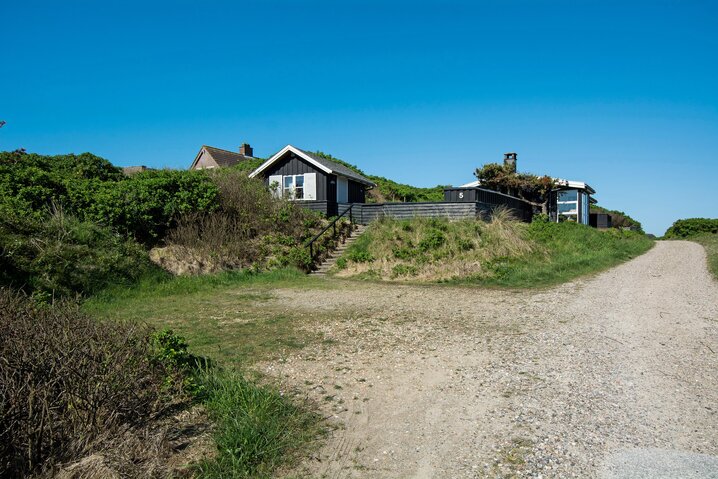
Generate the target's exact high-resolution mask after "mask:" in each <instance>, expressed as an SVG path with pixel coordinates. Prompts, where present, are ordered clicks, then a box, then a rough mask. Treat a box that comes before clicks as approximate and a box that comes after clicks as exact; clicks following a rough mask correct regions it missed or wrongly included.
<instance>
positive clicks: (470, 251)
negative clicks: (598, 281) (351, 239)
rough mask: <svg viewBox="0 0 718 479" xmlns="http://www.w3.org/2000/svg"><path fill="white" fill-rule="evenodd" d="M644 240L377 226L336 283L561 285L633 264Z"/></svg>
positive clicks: (437, 223) (592, 233)
mask: <svg viewBox="0 0 718 479" xmlns="http://www.w3.org/2000/svg"><path fill="white" fill-rule="evenodd" d="M652 245H653V241H652V240H650V239H649V238H647V237H646V236H645V235H643V234H640V233H636V232H631V231H622V230H608V231H599V230H596V229H593V228H589V227H587V226H583V225H578V224H575V223H560V224H556V223H544V222H534V223H532V224H530V225H528V224H523V223H519V222H516V221H513V220H511V219H510V218H508V217H507V216H506V215H505V214H502V213H499V214H498V215H496V216H495V218H494V219H493V220H492V221H491V222H488V223H487V222H483V221H477V220H461V221H453V222H449V221H447V220H437V219H422V218H415V219H412V220H401V221H397V220H391V219H384V220H382V221H379V222H376V223H374V224H372V226H371V227H370V228H369V229H368V230H367V232H366V233H365V234H364V235H363V236H362V237H361V238H359V239H358V240H357V241H356V242H355V243H354V244H353V245H352V246H351V247H350V248H349V249H348V250H347V252H346V253H345V255H344V261H342V262H340V263H339V264H340V265H341V266H342V267H343V268H342V269H341V270H339V271H337V274H338V275H340V276H349V277H356V278H362V279H383V280H400V281H409V282H445V283H453V284H472V285H477V284H478V285H483V286H492V287H504V288H536V287H545V286H551V285H556V284H560V283H563V282H566V281H569V280H571V279H573V278H576V277H578V276H581V275H585V274H590V273H595V272H598V271H602V270H605V269H607V268H610V267H612V266H615V265H617V264H620V263H621V262H623V261H626V260H628V259H631V258H634V257H636V256H638V255H640V254H642V253H644V252H646V251H647V250H648V249H650V248H651V247H652Z"/></svg>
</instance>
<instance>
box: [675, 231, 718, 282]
mask: <svg viewBox="0 0 718 479" xmlns="http://www.w3.org/2000/svg"><path fill="white" fill-rule="evenodd" d="M664 238H666V239H688V240H691V241H695V242H697V243H700V244H702V245H703V247H704V248H705V250H706V254H707V255H708V269H710V271H711V272H712V273H713V275H714V276H715V277H716V278H718V219H715V218H714V219H710V218H687V219H682V220H677V221H676V222H674V223H673V224H672V225H671V227H670V228H668V230H667V231H666V234H665V235H664Z"/></svg>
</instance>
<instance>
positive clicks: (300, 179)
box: [294, 175, 304, 200]
mask: <svg viewBox="0 0 718 479" xmlns="http://www.w3.org/2000/svg"><path fill="white" fill-rule="evenodd" d="M303 198H304V175H297V176H295V177H294V199H295V200H301V199H303Z"/></svg>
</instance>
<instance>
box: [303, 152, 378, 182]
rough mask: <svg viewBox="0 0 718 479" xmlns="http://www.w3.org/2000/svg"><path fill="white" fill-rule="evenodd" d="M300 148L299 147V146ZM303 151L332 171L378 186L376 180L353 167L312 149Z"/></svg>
mask: <svg viewBox="0 0 718 479" xmlns="http://www.w3.org/2000/svg"><path fill="white" fill-rule="evenodd" d="M297 149H298V150H299V148H297ZM300 151H301V152H302V153H304V154H305V155H307V156H308V157H310V158H312V159H313V160H314V161H316V162H317V163H319V164H321V165H324V166H326V167H327V168H329V169H330V170H332V172H334V173H336V174H338V175H341V176H346V177H347V178H350V179H352V180H354V181H358V182H359V183H364V184H365V185H369V186H376V184H375V183H374V182H372V181H371V180H370V179H368V178H365V177H364V176H362V175H360V174H359V173H357V172H356V171H354V170H352V169H351V168H347V167H346V166H344V165H342V164H341V163H337V162H336V161H332V160H329V159H327V158H324V157H322V156H319V155H317V154H315V153H312V152H311V151H306V150H300Z"/></svg>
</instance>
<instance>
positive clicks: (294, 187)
mask: <svg viewBox="0 0 718 479" xmlns="http://www.w3.org/2000/svg"><path fill="white" fill-rule="evenodd" d="M283 183H284V184H283V185H282V186H283V191H284V197H285V198H290V199H293V200H301V199H304V175H288V176H285V177H284V181H283Z"/></svg>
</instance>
